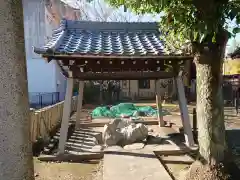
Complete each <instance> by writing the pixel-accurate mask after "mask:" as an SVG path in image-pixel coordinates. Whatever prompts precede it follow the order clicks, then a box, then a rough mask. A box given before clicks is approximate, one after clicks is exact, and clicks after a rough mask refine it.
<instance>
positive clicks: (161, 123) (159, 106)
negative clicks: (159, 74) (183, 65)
mask: <svg viewBox="0 0 240 180" xmlns="http://www.w3.org/2000/svg"><path fill="white" fill-rule="evenodd" d="M155 87H156V88H155V89H156V105H157V111H158V115H157V118H158V125H159V126H160V127H164V125H165V122H164V120H163V114H162V100H161V92H160V81H159V80H156V81H155Z"/></svg>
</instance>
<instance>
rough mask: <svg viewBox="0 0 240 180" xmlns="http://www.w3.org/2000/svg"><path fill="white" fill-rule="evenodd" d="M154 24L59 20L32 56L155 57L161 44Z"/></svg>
mask: <svg viewBox="0 0 240 180" xmlns="http://www.w3.org/2000/svg"><path fill="white" fill-rule="evenodd" d="M159 36H160V32H159V28H158V24H157V23H143V22H141V23H124V22H93V21H69V20H62V23H61V25H60V27H59V28H58V29H57V30H55V31H54V32H53V35H52V38H51V40H50V41H49V42H48V43H47V44H46V45H45V46H44V47H42V48H35V52H36V53H38V54H43V53H47V52H53V53H57V54H82V55H114V56H121V55H122V56H142V55H147V56H159V55H163V54H164V53H163V44H162V42H161V40H160V39H159Z"/></svg>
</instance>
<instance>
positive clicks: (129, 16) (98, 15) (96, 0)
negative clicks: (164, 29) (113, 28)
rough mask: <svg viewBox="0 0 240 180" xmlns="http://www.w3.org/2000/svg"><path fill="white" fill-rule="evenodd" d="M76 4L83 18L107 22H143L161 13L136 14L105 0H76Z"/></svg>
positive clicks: (151, 19) (156, 17)
mask: <svg viewBox="0 0 240 180" xmlns="http://www.w3.org/2000/svg"><path fill="white" fill-rule="evenodd" d="M74 5H75V6H77V8H78V9H79V10H80V12H81V15H82V20H89V21H107V22H111V21H112V22H113V21H114V22H143V21H156V20H158V17H159V15H149V14H142V15H136V14H134V13H132V12H130V11H128V10H127V11H124V6H121V7H119V8H114V7H111V6H110V5H109V4H107V3H106V2H104V0H92V1H90V2H89V1H87V0H76V1H75V2H74Z"/></svg>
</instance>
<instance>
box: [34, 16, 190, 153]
mask: <svg viewBox="0 0 240 180" xmlns="http://www.w3.org/2000/svg"><path fill="white" fill-rule="evenodd" d="M159 36H160V31H159V27H158V24H157V23H148V22H146V23H142V22H141V23H126V22H89V21H69V20H62V23H61V25H60V27H59V28H58V29H57V30H55V31H54V32H53V35H52V38H51V40H50V41H49V42H48V43H47V44H46V45H45V46H43V47H41V48H34V52H35V53H37V54H40V55H41V56H42V57H43V58H45V59H46V60H47V61H48V62H50V61H52V60H55V61H56V63H57V64H58V66H59V67H60V68H61V71H62V73H63V75H64V76H65V77H67V91H66V96H65V102H64V110H63V119H62V124H61V130H60V142H59V153H64V152H65V144H66V140H67V131H68V123H69V118H70V111H71V110H70V105H71V98H72V88H73V79H78V80H79V95H78V107H77V118H76V125H77V124H80V115H79V114H80V111H81V108H82V99H83V87H84V82H83V81H84V80H139V79H155V80H158V79H164V78H175V80H176V84H177V88H178V97H179V105H180V109H181V115H182V122H183V126H184V130H185V138H186V143H187V144H188V145H190V146H192V145H193V144H194V141H193V135H192V130H191V125H190V120H189V115H188V110H187V102H186V97H185V93H184V87H183V83H182V78H181V76H179V72H178V71H177V66H178V64H179V62H182V63H184V61H187V60H192V59H193V58H192V57H191V56H188V55H187V56H183V55H181V54H166V53H164V47H163V42H162V41H161V40H160V39H159ZM169 66H172V67H173V71H171V72H167V71H166V69H167V68H168V67H169ZM157 84H159V83H157ZM157 87H158V88H156V89H157V90H156V91H157V92H156V101H157V107H158V110H159V112H161V98H160V95H159V94H160V92H159V89H160V88H159V85H158V86H157ZM158 120H159V126H164V121H163V117H162V116H161V113H159V116H158Z"/></svg>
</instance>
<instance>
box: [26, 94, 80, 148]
mask: <svg viewBox="0 0 240 180" xmlns="http://www.w3.org/2000/svg"><path fill="white" fill-rule="evenodd" d="M63 104H64V101H62V102H59V103H57V104H54V105H52V106H47V107H45V108H42V109H39V110H36V111H31V112H30V120H31V127H30V128H31V129H30V132H31V140H32V142H33V143H34V142H36V141H37V140H38V139H39V138H41V139H42V140H43V141H47V140H48V139H49V135H50V132H51V131H52V130H53V129H54V128H56V126H57V125H59V123H60V122H61V120H62V114H63ZM71 109H72V111H76V109H77V98H76V97H73V99H72V108H71Z"/></svg>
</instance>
